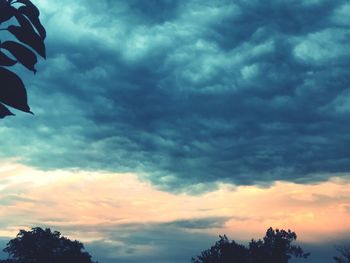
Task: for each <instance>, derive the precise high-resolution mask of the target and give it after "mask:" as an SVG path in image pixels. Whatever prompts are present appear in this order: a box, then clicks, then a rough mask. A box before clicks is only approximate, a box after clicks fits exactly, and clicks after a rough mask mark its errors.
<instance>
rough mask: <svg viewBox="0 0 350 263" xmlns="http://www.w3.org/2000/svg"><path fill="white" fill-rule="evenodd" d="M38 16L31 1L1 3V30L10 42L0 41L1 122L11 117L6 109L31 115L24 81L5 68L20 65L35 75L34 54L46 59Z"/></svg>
mask: <svg viewBox="0 0 350 263" xmlns="http://www.w3.org/2000/svg"><path fill="white" fill-rule="evenodd" d="M39 15H40V12H39V10H38V8H37V7H36V6H35V5H34V4H33V3H32V2H31V1H30V0H0V25H1V28H0V30H1V31H6V32H8V33H9V35H12V38H13V40H11V39H10V40H6V41H2V40H0V118H4V117H5V116H9V115H14V114H13V113H12V112H11V111H10V110H9V109H8V108H7V107H6V106H5V105H7V106H10V107H13V108H15V109H18V110H21V111H24V112H28V113H32V112H31V111H30V107H29V106H28V102H27V91H26V89H25V86H24V84H23V81H22V80H21V78H20V77H19V76H18V75H17V74H16V73H14V72H13V71H10V70H9V69H8V67H12V66H14V65H16V64H17V63H19V64H22V65H23V66H24V67H25V68H27V69H28V70H30V71H33V72H34V73H35V72H36V69H35V65H36V63H37V54H38V55H39V56H41V57H43V58H46V51H45V44H44V39H45V37H46V31H45V28H44V27H43V26H42V24H41V22H40V19H39ZM4 24H6V27H4Z"/></svg>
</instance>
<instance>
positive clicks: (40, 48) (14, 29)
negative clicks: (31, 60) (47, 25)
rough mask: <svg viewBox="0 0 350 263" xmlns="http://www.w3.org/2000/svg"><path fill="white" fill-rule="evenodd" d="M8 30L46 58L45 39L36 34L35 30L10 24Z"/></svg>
mask: <svg viewBox="0 0 350 263" xmlns="http://www.w3.org/2000/svg"><path fill="white" fill-rule="evenodd" d="M7 30H8V31H9V32H10V33H12V34H13V35H14V36H15V37H16V38H17V39H18V40H19V41H21V42H23V43H25V44H27V45H29V46H30V47H32V48H33V49H34V50H35V51H36V52H38V54H39V55H40V56H42V57H43V58H46V51H45V45H44V41H43V40H42V39H41V38H40V37H39V36H38V35H37V34H36V32H35V31H34V30H32V31H31V30H28V28H23V27H21V26H13V25H11V26H9V27H8V28H7Z"/></svg>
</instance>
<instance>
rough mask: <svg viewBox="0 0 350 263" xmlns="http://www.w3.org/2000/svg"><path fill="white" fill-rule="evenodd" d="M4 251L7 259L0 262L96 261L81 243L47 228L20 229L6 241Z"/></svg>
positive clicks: (51, 262) (72, 262)
mask: <svg viewBox="0 0 350 263" xmlns="http://www.w3.org/2000/svg"><path fill="white" fill-rule="evenodd" d="M4 252H7V253H8V254H9V259H6V260H2V261H0V263H49V262H50V263H97V262H93V261H92V260H91V256H90V254H89V253H87V252H86V251H84V245H83V244H82V243H80V242H79V241H76V240H75V241H71V240H69V239H68V238H66V237H63V236H61V234H60V232H57V231H54V232H51V230H50V229H49V228H46V229H42V228H40V227H36V228H32V230H31V231H25V230H20V232H19V233H18V234H17V237H16V238H14V239H12V240H10V242H8V243H7V246H6V248H5V249H4Z"/></svg>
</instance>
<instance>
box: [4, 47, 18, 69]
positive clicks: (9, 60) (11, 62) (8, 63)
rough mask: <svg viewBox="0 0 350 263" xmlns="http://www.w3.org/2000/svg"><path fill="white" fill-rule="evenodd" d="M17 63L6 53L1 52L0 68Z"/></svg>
mask: <svg viewBox="0 0 350 263" xmlns="http://www.w3.org/2000/svg"><path fill="white" fill-rule="evenodd" d="M16 63H17V61H16V60H13V59H12V58H10V57H8V56H7V55H6V54H5V53H4V52H2V51H0V66H8V67H9V66H13V65H15V64H16Z"/></svg>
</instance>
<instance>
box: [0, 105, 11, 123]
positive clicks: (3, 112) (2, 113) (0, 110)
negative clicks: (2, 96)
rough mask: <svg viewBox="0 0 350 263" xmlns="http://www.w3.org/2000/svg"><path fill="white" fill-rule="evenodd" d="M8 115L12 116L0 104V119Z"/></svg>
mask: <svg viewBox="0 0 350 263" xmlns="http://www.w3.org/2000/svg"><path fill="white" fill-rule="evenodd" d="M10 115H14V114H13V113H12V112H11V111H10V110H9V109H8V108H7V107H5V106H4V105H2V104H1V103H0V119H2V118H4V117H6V116H10Z"/></svg>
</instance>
